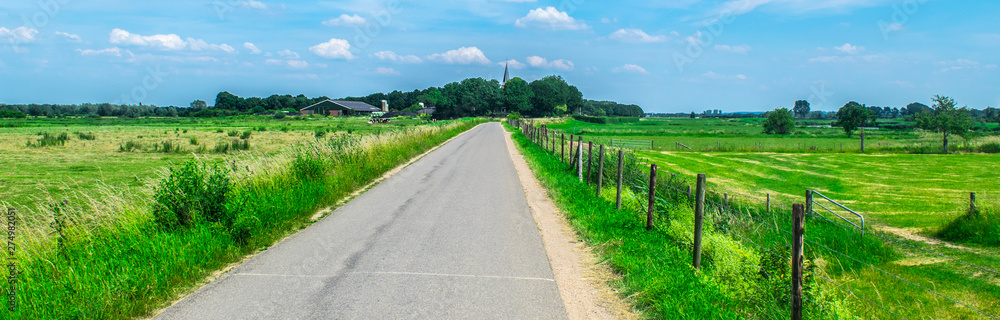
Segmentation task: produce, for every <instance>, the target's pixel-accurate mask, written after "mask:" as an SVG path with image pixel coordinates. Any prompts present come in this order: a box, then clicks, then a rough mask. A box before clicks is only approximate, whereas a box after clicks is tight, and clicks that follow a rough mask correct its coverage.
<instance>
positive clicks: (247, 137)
mask: <svg viewBox="0 0 1000 320" xmlns="http://www.w3.org/2000/svg"><path fill="white" fill-rule="evenodd" d="M251 134H253V131H243V134H241V135H240V139H243V140H246V139H250V135H251Z"/></svg>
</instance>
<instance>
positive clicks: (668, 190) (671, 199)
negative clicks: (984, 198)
mask: <svg viewBox="0 0 1000 320" xmlns="http://www.w3.org/2000/svg"><path fill="white" fill-rule="evenodd" d="M512 125H515V126H516V127H520V128H521V129H522V132H523V133H524V134H525V135H526V136H527V137H528V138H529V139H530V140H531V141H533V142H535V143H537V144H538V145H539V146H541V147H543V149H545V150H546V151H548V152H549V153H551V154H552V155H553V156H555V157H558V158H560V160H561V161H562V162H563V163H565V164H566V165H567V169H569V170H573V172H574V174H576V175H579V176H580V177H581V180H583V181H584V182H586V183H588V184H594V183H598V181H600V182H601V184H602V187H603V189H604V190H602V191H603V192H609V190H611V191H610V192H616V193H617V194H620V195H621V196H618V195H616V198H619V199H621V200H617V199H616V200H617V201H618V202H619V203H621V204H620V205H619V207H620V208H623V210H630V211H633V212H636V213H639V214H648V213H649V210H654V211H655V213H656V214H655V216H656V217H657V218H658V219H664V220H666V221H669V223H671V224H674V223H676V224H677V225H679V226H682V227H683V228H685V230H690V231H694V230H695V226H694V225H692V224H690V223H688V222H690V221H688V220H687V219H684V218H682V217H678V216H672V215H681V214H690V213H691V212H693V211H694V210H693V208H694V207H695V205H696V203H695V202H696V199H695V198H696V191H697V190H695V185H696V184H694V183H692V181H691V180H689V179H688V178H686V177H684V176H683V175H680V174H677V173H675V172H670V171H669V170H663V169H660V168H657V169H655V170H653V169H650V164H648V163H646V162H645V160H644V159H642V158H639V157H637V156H636V155H635V154H634V153H633V152H632V151H631V150H628V149H624V148H612V147H610V146H604V147H603V148H602V145H601V144H594V143H593V142H589V141H588V142H584V141H583V140H582V139H581V138H580V137H578V136H575V135H569V136H567V135H565V134H562V133H556V132H552V131H550V130H548V129H545V128H544V127H533V126H530V125H528V124H524V123H520V124H519V123H512ZM601 150H604V154H600V153H601ZM602 158H603V159H604V161H603V163H601V161H600V159H602ZM619 163H620V164H621V165H619ZM653 174H655V177H654V179H651V175H653ZM619 180H620V181H621V187H620V189H621V191H618V190H612V189H615V188H618V187H617V184H618V183H617V182H618V181H619ZM651 184H652V185H653V186H655V187H654V188H650V186H651ZM650 189H652V190H653V192H652V196H651V197H649V198H648V199H647V198H646V197H644V195H647V194H648V193H650ZM704 189H705V192H704V194H705V200H704V208H705V209H704V212H705V221H706V223H709V224H711V226H710V227H709V228H708V229H710V230H713V231H712V234H711V235H709V236H707V237H705V238H704V239H706V240H707V241H706V244H708V247H710V248H712V249H713V250H721V251H723V252H725V254H727V255H730V256H732V257H738V259H741V260H743V261H746V263H754V264H758V265H761V269H760V270H761V274H762V275H763V276H765V277H769V276H773V275H772V274H771V273H782V272H787V270H782V269H781V268H777V269H773V268H772V269H768V268H765V266H764V264H765V263H764V262H763V260H765V258H766V259H771V260H773V261H771V262H772V263H773V264H777V265H781V264H783V265H785V266H787V265H789V264H791V262H792V259H791V258H792V254H791V251H790V250H789V249H790V247H791V245H792V243H791V242H790V239H791V237H792V235H793V232H792V227H793V224H792V219H791V215H790V213H791V208H790V206H788V205H786V204H782V203H777V202H776V201H774V200H773V199H772V198H771V195H770V194H764V195H754V194H751V193H749V192H746V191H737V190H731V189H730V188H725V187H723V186H721V185H718V184H714V183H706V184H705V186H704ZM830 200H831V201H833V200H832V199H830ZM820 209H824V210H827V211H828V212H830V213H832V214H834V215H838V216H839V215H840V214H838V213H837V212H835V211H836V210H837V209H838V208H836V207H833V208H830V207H826V206H820ZM844 209H846V210H850V209H849V208H846V207H844ZM806 215H807V219H808V221H811V222H808V223H809V224H810V225H811V227H810V232H809V233H807V237H806V238H805V244H806V246H807V248H808V249H807V250H806V252H807V254H806V255H807V261H810V262H811V263H814V264H813V265H811V267H809V268H807V270H806V275H805V277H806V278H808V279H810V280H809V281H812V282H811V283H812V285H814V286H817V287H818V286H820V285H819V284H820V283H825V284H827V285H823V286H822V287H823V288H827V289H816V288H812V289H811V290H812V291H810V292H807V293H806V294H805V295H804V296H803V301H805V302H806V303H807V305H806V306H805V308H806V309H807V312H810V314H812V315H813V316H814V317H822V318H831V319H840V318H841V314H839V313H838V312H839V311H838V310H830V309H832V308H831V307H832V306H833V304H832V303H831V300H836V299H831V298H830V297H828V296H827V294H828V293H830V292H836V293H837V295H836V296H837V297H840V298H842V299H844V301H849V302H850V303H851V304H852V305H854V306H856V307H860V308H859V309H858V310H855V313H854V314H866V315H876V317H879V316H877V315H883V316H884V317H892V318H901V319H907V318H908V317H907V315H909V316H910V317H926V316H927V315H926V313H927V311H924V310H919V309H915V308H913V307H912V305H911V304H909V303H908V301H906V300H907V299H914V298H916V299H922V300H921V301H925V302H927V303H933V304H934V306H935V307H940V308H944V307H946V306H949V307H950V306H957V307H959V308H960V309H963V310H966V311H968V312H969V313H970V314H972V315H975V316H979V317H983V318H989V319H1000V318H998V317H997V316H996V315H994V314H993V313H995V312H997V310H998V309H1000V306H998V305H996V302H995V300H994V302H993V304H992V305H991V304H990V303H989V302H983V301H990V300H989V299H995V298H994V297H995V295H996V292H993V293H988V292H987V293H982V295H980V296H976V297H971V298H970V297H969V295H968V294H963V292H962V290H961V288H959V289H955V286H954V285H952V286H945V287H947V288H950V289H940V285H936V284H935V282H934V280H935V279H933V277H929V276H926V275H925V274H923V273H921V272H908V271H907V270H905V269H904V268H900V267H898V266H895V265H892V264H891V263H889V262H890V261H888V260H889V259H888V258H886V257H891V256H894V255H899V254H904V255H908V256H913V255H918V254H919V255H926V256H930V257H935V258H938V259H942V260H944V261H948V262H953V263H955V264H956V265H960V266H964V267H966V268H968V269H969V270H972V271H974V272H976V273H977V274H985V275H987V276H988V277H992V278H990V279H997V276H998V275H1000V273H998V272H997V270H996V269H994V268H993V267H990V266H987V265H990V264H989V263H987V264H986V265H984V263H982V262H976V261H970V259H967V258H962V257H959V256H957V255H956V254H953V253H952V254H949V253H944V252H940V249H942V248H934V246H933V245H929V244H927V243H922V242H919V241H915V240H912V239H907V238H902V237H897V236H895V235H890V234H885V233H882V232H878V231H876V230H867V229H871V228H870V227H867V226H861V227H860V230H859V227H858V226H856V225H854V223H853V222H851V221H850V220H847V219H844V220H843V221H844V222H847V223H848V224H851V225H848V224H845V223H843V222H838V221H834V220H831V219H830V218H827V217H826V216H825V215H823V214H820V212H818V211H817V210H816V208H813V210H810V211H808V212H806ZM859 231H863V232H859ZM864 231H867V232H864ZM809 234H814V235H813V236H809ZM726 238H728V239H731V240H725V241H735V242H738V243H740V244H742V245H743V246H744V247H747V248H752V249H753V250H754V252H758V253H759V254H757V256H754V254H751V253H747V252H742V251H741V250H733V249H732V248H730V246H728V245H726V244H725V243H720V241H723V240H722V239H726ZM873 251H874V252H876V253H877V254H875V255H874V256H872V254H871V253H872V252H873ZM755 260H756V261H755ZM818 261H826V263H827V265H826V266H816V265H815V263H816V262H818ZM834 267H839V268H840V269H839V270H837V269H836V268H834ZM827 269H829V270H827ZM865 270H868V271H865ZM863 281H867V283H870V284H871V287H873V288H874V289H868V288H864V287H863V286H862V285H859V284H858V283H861V282H863ZM893 282H895V283H898V285H892V286H889V287H885V286H888V285H889V284H891V283H893ZM876 283H878V284H881V285H883V286H884V287H883V289H884V290H896V291H897V292H898V293H899V296H900V297H904V298H903V299H902V300H893V301H892V303H886V302H885V301H884V300H885V299H884V297H883V295H882V294H881V292H880V291H879V290H878V288H877V286H876ZM924 283H926V284H924ZM775 285H778V286H779V287H777V288H772V289H780V290H785V289H787V290H788V291H790V290H791V286H790V285H785V284H775ZM904 288H906V289H908V290H909V291H907V292H903V291H904ZM994 290H995V289H994ZM873 291H874V292H873ZM956 294H960V295H956ZM927 297H930V298H927ZM984 297H985V298H984ZM970 299H971V300H970ZM910 302H912V301H910ZM984 304H986V305H985V306H984ZM864 306H867V307H864ZM931 312H932V313H931V314H935V315H940V314H939V313H933V312H939V311H935V310H932V311H931ZM932 317H933V316H932Z"/></svg>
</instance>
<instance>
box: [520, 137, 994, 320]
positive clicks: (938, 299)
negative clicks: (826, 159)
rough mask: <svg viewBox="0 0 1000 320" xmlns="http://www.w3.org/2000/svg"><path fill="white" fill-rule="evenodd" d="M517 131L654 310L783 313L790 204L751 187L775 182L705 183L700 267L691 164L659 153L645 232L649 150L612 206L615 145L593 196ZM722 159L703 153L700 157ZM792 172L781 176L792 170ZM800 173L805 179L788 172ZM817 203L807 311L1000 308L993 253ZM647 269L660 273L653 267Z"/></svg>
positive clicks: (964, 315)
mask: <svg viewBox="0 0 1000 320" xmlns="http://www.w3.org/2000/svg"><path fill="white" fill-rule="evenodd" d="M515 140H516V141H517V142H518V145H519V146H520V147H521V149H522V150H523V153H524V154H525V156H526V158H527V159H528V161H529V165H531V166H532V169H533V170H535V172H536V173H537V174H538V176H539V179H540V180H541V181H542V183H543V185H545V186H546V187H547V188H549V190H550V192H551V194H552V195H553V198H554V199H555V200H556V202H557V203H559V204H560V206H561V207H562V208H563V210H564V211H565V212H567V215H568V216H569V217H570V219H571V220H572V223H573V224H574V225H575V226H576V227H577V229H578V231H579V232H580V233H581V234H582V235H583V237H584V238H585V239H586V240H587V241H589V242H591V244H592V245H595V246H597V247H598V249H599V250H598V251H599V252H600V253H601V254H602V255H603V257H604V258H605V259H607V260H608V261H609V263H610V265H611V266H612V267H613V268H614V269H615V270H617V271H619V272H621V273H622V275H623V277H624V280H623V285H622V286H623V288H624V289H625V290H624V291H626V292H628V293H629V294H630V295H633V296H634V297H636V299H635V301H636V302H637V303H638V306H639V307H640V308H641V309H643V310H646V311H647V316H649V317H655V318H700V317H711V318H732V317H735V318H765V319H766V318H785V317H787V316H788V312H789V311H788V303H789V297H788V291H789V271H788V265H789V262H788V260H789V257H790V254H789V250H788V246H790V242H791V241H790V233H789V230H791V221H790V220H791V219H790V212H789V209H788V207H787V205H780V204H778V203H776V202H772V203H771V204H772V206H773V210H767V207H766V206H765V205H764V204H765V200H763V197H761V198H760V199H757V198H755V197H753V196H749V195H748V194H759V193H758V192H760V191H761V190H760V188H767V187H768V185H766V184H761V185H758V186H757V189H754V190H750V191H748V190H744V189H737V190H739V191H732V189H726V188H731V187H730V186H729V185H728V184H725V183H723V186H719V185H716V184H715V183H711V182H710V183H709V184H708V186H707V192H706V199H707V200H706V203H705V205H706V217H705V219H706V220H705V241H704V247H703V251H704V253H703V256H702V260H703V267H702V268H701V270H698V271H693V270H690V267H687V265H689V264H690V261H691V257H690V256H689V252H690V250H691V247H692V245H691V243H692V240H691V238H692V236H691V233H692V227H691V226H692V225H693V223H692V220H693V219H692V216H693V213H692V212H693V210H692V206H693V204H692V202H693V201H692V199H691V197H690V196H689V195H688V193H687V191H686V188H687V186H688V185H693V181H686V180H685V178H684V177H685V176H691V175H689V174H687V173H686V172H685V173H682V174H674V173H671V172H669V171H676V170H678V168H677V167H676V166H670V165H669V164H670V162H668V163H664V162H662V161H653V162H656V163H659V164H661V165H664V164H666V165H664V166H663V168H667V170H669V171H668V172H663V171H660V172H659V173H658V174H657V189H656V194H657V198H656V203H655V208H656V213H657V214H658V215H657V222H656V225H655V228H654V230H652V231H646V230H644V228H643V226H644V221H643V220H644V219H643V218H644V216H645V213H646V209H645V207H646V205H647V204H646V199H645V197H646V192H647V191H646V190H648V182H647V181H649V174H648V172H649V167H648V163H647V164H642V163H641V161H649V159H644V158H642V157H639V158H636V157H635V156H634V155H632V154H631V153H630V152H626V153H625V155H624V157H623V160H624V163H625V174H624V176H625V177H624V186H625V188H624V194H623V210H622V211H620V212H619V211H617V210H615V209H614V201H615V199H614V196H615V190H614V188H613V184H614V182H613V181H614V180H613V178H614V177H615V176H616V175H617V173H616V170H615V169H614V165H615V164H616V163H617V155H616V153H615V152H611V153H608V160H606V162H605V165H604V168H605V172H603V173H599V174H600V175H603V176H604V181H605V182H606V183H605V184H606V185H608V184H611V185H612V186H606V189H605V190H603V191H602V198H603V199H597V198H596V197H594V195H593V192H594V191H596V190H595V189H593V187H589V186H586V185H584V184H583V183H581V182H580V181H579V180H578V178H577V177H576V175H574V174H571V173H570V171H569V170H568V169H569V166H568V165H567V164H565V163H564V162H565V160H561V159H560V156H559V155H558V154H557V155H554V156H553V155H550V154H549V152H547V151H545V150H542V149H540V148H539V147H538V146H537V145H536V144H535V143H533V142H529V141H527V140H525V138H524V137H523V136H522V135H520V134H515ZM556 144H559V140H556ZM551 147H552V146H551V145H549V146H548V148H551ZM585 147H586V146H585ZM559 150H560V147H558V146H556V151H557V152H560V151H559ZM595 150H596V149H595ZM692 154H693V153H692ZM640 155H645V154H643V153H640ZM567 156H568V155H567ZM711 156H712V155H704V157H711ZM715 157H716V158H717V157H719V155H715ZM584 159H586V156H585V157H584ZM652 160H657V159H652ZM719 161H722V160H714V161H712V160H706V161H705V162H706V164H705V167H709V168H711V167H712V166H711V164H712V163H716V162H719ZM584 163H585V164H586V163H588V162H587V161H586V160H585V161H584ZM720 167H721V168H725V167H722V166H720ZM734 167H738V166H734ZM585 170H586V169H585ZM714 170H717V171H718V170H722V169H719V168H715V169H714ZM729 170H732V169H729ZM789 171H792V170H784V171H782V172H775V173H774V175H775V176H779V177H780V176H783V175H790V176H792V178H795V177H796V175H795V173H794V172H793V173H789ZM710 172H715V171H710ZM729 174H733V173H729ZM719 175H722V173H719ZM742 176H743V177H746V176H752V175H742ZM800 178H802V177H800ZM800 180H801V181H808V180H809V179H805V180H803V179H790V180H789V182H792V183H798V182H801V181H800ZM824 192H825V191H824ZM772 195H773V194H772ZM796 198H798V197H796ZM773 200H774V199H772V201H773ZM817 211H819V212H821V213H823V214H820V213H815V214H810V215H807V216H806V223H805V225H806V235H805V240H806V245H805V255H806V261H805V267H806V270H805V276H804V282H805V290H804V302H803V305H804V307H805V308H806V310H805V313H806V314H807V318H811V319H815V318H819V319H823V318H840V319H845V318H876V319H881V318H895V317H900V316H901V317H904V318H935V319H937V318H954V319H972V318H976V317H977V316H980V315H990V314H996V312H997V311H998V309H997V308H998V307H1000V306H998V305H996V304H995V303H994V302H995V301H996V297H997V294H1000V292H998V291H997V290H996V289H995V283H997V282H996V281H997V277H996V276H997V275H998V274H997V273H996V272H995V270H993V268H994V267H992V266H995V265H996V259H995V258H993V257H995V253H993V252H986V251H988V250H970V249H968V248H952V247H949V246H943V245H940V244H938V245H935V244H932V243H923V242H919V241H911V240H908V239H904V238H898V237H895V236H894V235H891V234H886V233H883V232H881V231H879V230H876V228H872V227H870V226H868V227H866V230H865V232H864V234H862V233H861V232H860V230H858V229H857V228H855V227H854V226H851V225H848V224H847V223H846V222H845V221H842V220H840V219H839V218H837V217H836V216H833V215H824V214H825V213H826V212H822V211H823V210H821V209H817ZM830 219H832V220H830ZM980 251H984V252H982V253H980ZM940 253H943V254H944V255H941V254H940ZM984 266H985V267H984ZM685 268H688V269H687V270H688V272H689V273H693V274H695V276H694V278H693V279H694V280H692V278H691V277H687V278H685V272H684V271H685ZM650 273H654V274H656V276H652V277H651V276H647V275H648V274H650ZM690 283H695V284H694V285H691V284H690ZM699 290H700V291H699ZM691 310H701V312H707V313H697V312H695V313H690V312H689V311H691Z"/></svg>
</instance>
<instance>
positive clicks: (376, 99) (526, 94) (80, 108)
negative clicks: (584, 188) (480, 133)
mask: <svg viewBox="0 0 1000 320" xmlns="http://www.w3.org/2000/svg"><path fill="white" fill-rule="evenodd" d="M326 99H329V97H326V96H321V97H315V98H310V97H307V96H305V95H302V94H300V95H298V96H292V95H277V94H275V95H271V96H269V97H266V98H259V97H246V98H244V97H240V96H237V95H235V94H232V93H230V92H228V91H223V92H219V94H218V95H216V97H215V101H214V104H213V105H209V103H208V102H206V101H204V100H194V101H192V102H191V103H190V105H189V106H188V107H176V106H169V107H157V106H155V105H141V104H140V105H117V104H110V103H102V104H92V103H84V104H80V105H54V104H27V105H5V104H0V110H6V111H7V112H4V113H0V117H7V118H18V117H24V116H35V117H41V116H48V117H58V116H81V115H82V116H87V115H90V116H93V117H123V118H137V117H152V116H159V117H217V116H231V115H240V114H262V113H276V112H290V113H297V112H298V110H300V109H302V108H305V107H308V106H310V105H312V104H315V103H318V102H320V101H323V100H326ZM340 100H350V101H361V102H365V103H368V104H370V105H373V106H381V104H382V100H386V101H388V103H389V106H390V109H391V110H393V111H410V112H415V111H417V110H418V109H420V108H421V105H420V104H421V103H422V104H423V107H426V108H435V110H436V112H434V114H433V116H434V117H435V118H439V119H447V118H459V117H470V116H498V115H505V114H507V113H511V112H516V113H518V114H520V115H523V116H529V117H542V116H562V115H567V114H573V113H578V114H585V115H592V116H621V117H638V116H642V115H643V110H642V108H641V107H639V106H637V105H624V104H619V103H617V102H612V101H591V100H585V99H583V93H581V92H580V90H579V89H578V88H577V87H576V86H573V85H570V84H569V83H567V82H566V80H564V79H563V78H562V77H560V76H548V77H544V78H541V79H538V80H535V81H531V82H527V81H525V80H524V79H521V78H513V79H511V80H509V81H507V83H505V84H501V83H500V82H499V81H497V80H486V79H483V78H468V79H464V80H462V81H456V82H452V83H449V84H446V85H444V86H443V87H429V88H427V89H423V90H413V91H409V92H403V91H399V90H396V91H392V92H389V93H381V92H378V93H372V94H369V95H367V96H361V97H350V96H349V97H344V98H342V99H340Z"/></svg>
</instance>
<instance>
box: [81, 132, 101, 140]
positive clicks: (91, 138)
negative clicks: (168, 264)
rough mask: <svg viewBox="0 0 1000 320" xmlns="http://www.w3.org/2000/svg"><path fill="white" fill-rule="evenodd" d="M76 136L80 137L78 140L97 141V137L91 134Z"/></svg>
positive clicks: (82, 133)
mask: <svg viewBox="0 0 1000 320" xmlns="http://www.w3.org/2000/svg"><path fill="white" fill-rule="evenodd" d="M77 136H79V137H80V140H97V135H95V134H94V133H93V132H80V133H79V134H77Z"/></svg>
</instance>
